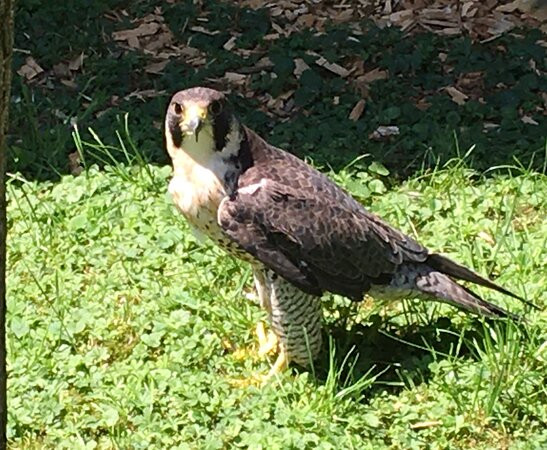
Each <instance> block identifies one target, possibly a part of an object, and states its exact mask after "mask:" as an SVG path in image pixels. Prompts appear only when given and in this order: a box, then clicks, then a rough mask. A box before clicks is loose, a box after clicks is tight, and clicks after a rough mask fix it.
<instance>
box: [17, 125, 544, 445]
mask: <svg viewBox="0 0 547 450" xmlns="http://www.w3.org/2000/svg"><path fill="white" fill-rule="evenodd" d="M97 139H98V138H97ZM76 142H77V143H78V146H79V147H80V150H81V151H82V152H83V156H84V157H86V160H87V159H88V158H89V155H90V154H91V153H92V152H95V153H96V155H98V156H100V157H101V158H103V159H105V163H108V162H109V158H111V159H112V160H113V161H116V162H114V163H112V162H110V163H109V164H107V166H106V167H105V168H104V170H98V169H97V168H96V167H95V166H90V167H87V169H86V171H85V172H84V173H83V174H82V175H81V176H78V177H72V176H63V177H62V178H61V179H60V181H59V182H55V183H54V182H51V181H43V182H38V181H33V180H26V179H25V178H23V176H21V175H13V176H12V178H11V180H10V182H9V184H8V194H9V209H8V220H9V244H8V304H9V316H8V346H9V347H8V349H9V366H8V367H9V373H10V382H9V440H10V446H11V448H14V449H16V448H21V449H23V448H24V449H29V448H31V449H32V448H58V449H62V448H67V449H75V448H89V449H91V448H101V449H106V448H142V449H149V448H208V449H214V448H230V447H242V448H268V449H270V448H283V449H285V448H299V449H300V448H310V449H314V448H332V449H338V448H401V449H409V448H439V449H442V448H470V447H473V448H496V449H498V448H511V449H514V448H517V449H518V448H523V449H532V448H538V449H539V448H542V447H543V448H545V445H546V444H547V432H546V431H545V423H546V422H547V392H546V390H545V373H546V370H547V365H546V358H547V355H546V345H545V338H546V329H547V323H546V322H547V315H546V313H545V312H539V311H530V310H528V309H526V308H525V307H523V305H521V304H519V303H518V302H517V301H514V300H512V299H507V298H502V297H501V296H499V295H497V294H491V293H489V294H488V295H489V298H492V299H493V300H495V301H496V302H498V303H500V304H502V305H504V306H505V307H507V308H509V309H511V310H512V311H515V312H520V313H523V314H524V315H526V317H527V319H528V323H527V325H526V326H525V327H516V326H515V325H514V324H512V323H505V322H497V323H496V322H485V321H483V320H481V319H478V318H475V317H473V316H469V315H464V314H462V313H460V312H458V311H457V310H456V309H454V308H451V307H449V306H445V305H439V304H436V303H423V302H403V303H396V304H391V305H379V304H373V303H371V302H365V303H364V304H363V305H355V304H350V303H349V302H347V301H345V300H344V299H341V298H338V297H326V298H325V311H326V313H325V320H324V328H325V333H326V335H327V336H330V338H328V339H325V341H326V344H325V349H324V352H323V355H322V356H321V358H320V360H319V361H318V362H317V365H316V367H314V370H313V371H312V372H307V371H303V370H301V369H298V368H296V367H294V368H292V369H291V370H289V371H288V372H286V373H284V374H283V375H282V376H281V377H280V378H279V379H276V380H273V381H272V382H271V383H270V384H269V385H267V386H265V387H263V388H256V387H248V388H238V387H235V386H234V385H233V383H232V381H233V380H237V379H241V378H244V377H248V376H250V375H251V374H253V373H256V372H259V373H265V372H266V371H267V370H268V368H269V364H270V363H271V361H253V360H251V359H247V360H244V361H241V360H239V359H238V358H236V357H235V356H234V350H235V349H238V348H250V347H252V346H253V345H254V337H253V332H252V329H253V327H254V325H255V323H256V321H257V320H259V319H263V318H264V313H263V312H262V311H261V310H260V309H259V308H258V306H257V305H255V304H254V303H253V302H252V301H250V300H249V299H248V298H247V297H248V294H249V293H250V292H252V283H251V281H252V277H251V276H250V273H249V268H248V267H246V266H245V265H244V264H242V263H239V262H237V261H235V260H233V259H232V258H230V257H228V256H226V255H225V254H223V253H222V252H220V251H219V250H217V249H216V248H214V247H213V246H211V245H209V244H206V245H204V246H203V245H200V244H199V243H198V242H197V241H196V239H195V238H194V237H193V236H192V234H191V233H190V232H189V230H188V227H187V226H186V224H185V222H184V221H183V219H182V218H181V217H180V216H179V215H178V214H177V213H176V212H175V210H174V207H173V205H172V204H171V201H170V199H169V198H168V196H167V194H166V186H167V183H168V179H169V175H170V168H169V167H168V166H165V167H163V166H162V167H159V166H153V165H146V164H144V163H143V162H142V161H140V162H139V157H138V154H139V153H138V152H136V151H135V150H136V149H134V148H132V147H131V143H130V142H129V141H128V136H127V135H126V134H125V132H123V133H121V136H120V142H121V143H124V144H123V145H125V150H123V148H121V147H120V145H118V146H111V147H106V146H105V145H103V144H100V142H99V140H97V141H96V142H92V143H86V142H81V141H80V140H79V139H78V135H76ZM108 153H110V156H108ZM117 161H125V162H117ZM361 162H363V161H361ZM386 175H387V172H386V170H385V169H384V168H383V167H381V166H379V165H378V164H372V165H370V166H369V167H368V168H367V169H358V168H357V165H354V166H352V167H347V168H346V169H343V170H341V171H337V172H334V171H331V176H332V177H333V178H334V179H335V180H337V181H338V182H340V183H342V184H343V185H344V186H346V187H347V188H348V189H349V190H350V191H352V192H353V193H354V194H355V195H356V196H357V197H358V198H359V199H360V200H361V201H363V203H365V204H366V205H367V206H368V207H369V208H370V209H371V210H373V211H375V212H377V213H379V214H381V215H382V216H384V217H385V218H386V219H388V220H389V221H390V222H391V223H393V224H395V225H398V226H400V227H401V228H402V229H404V230H405V231H406V232H408V233H410V234H411V235H413V234H414V233H417V234H418V235H419V237H420V240H421V241H422V242H423V243H424V244H426V245H428V246H430V247H431V248H433V249H436V250H439V251H442V252H443V253H445V254H447V255H450V256H452V257H454V258H457V259H458V260H459V261H460V262H462V263H465V264H467V265H469V266H471V267H473V268H475V269H476V270H478V271H479V272H481V273H483V274H487V275H489V276H492V277H495V278H497V279H498V281H499V282H500V283H501V284H503V285H504V286H507V287H508V288H509V289H512V290H514V291H515V292H516V293H518V294H521V295H524V296H526V298H528V299H533V300H534V301H535V302H536V303H538V304H539V305H540V306H542V307H545V303H546V300H547V298H546V296H545V290H546V279H545V273H546V261H547V257H546V252H545V244H546V242H545V241H546V238H547V222H545V220H544V211H545V206H546V205H545V199H546V198H547V181H546V179H545V176H544V175H541V174H538V173H534V172H530V171H526V170H524V169H518V168H512V169H508V168H507V169H499V170H498V171H497V172H496V174H495V175H493V176H488V177H486V176H484V175H482V174H479V173H476V172H473V171H472V170H470V169H468V168H466V166H465V163H464V162H462V161H461V160H458V161H453V162H452V163H450V164H449V165H448V166H447V167H445V168H439V169H436V170H432V171H428V172H424V173H423V174H422V175H420V176H417V177H414V178H411V179H409V180H408V181H406V182H405V183H403V184H401V185H399V186H390V185H389V182H388V180H389V179H388V178H387V177H386ZM481 292H482V293H483V294H485V293H486V292H485V291H481Z"/></svg>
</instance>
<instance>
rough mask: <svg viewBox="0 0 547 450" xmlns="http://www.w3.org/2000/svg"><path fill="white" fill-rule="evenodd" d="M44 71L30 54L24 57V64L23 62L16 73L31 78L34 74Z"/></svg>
mask: <svg viewBox="0 0 547 450" xmlns="http://www.w3.org/2000/svg"><path fill="white" fill-rule="evenodd" d="M43 71H44V69H42V68H41V67H40V65H39V64H38V63H37V62H36V60H35V59H34V58H33V57H32V56H28V57H27V58H26V59H25V64H23V65H22V66H21V67H20V68H19V70H18V71H17V73H18V74H19V75H20V76H22V77H24V78H26V79H27V80H32V79H33V78H34V77H35V76H36V75H39V74H41V73H42V72H43Z"/></svg>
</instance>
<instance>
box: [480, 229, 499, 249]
mask: <svg viewBox="0 0 547 450" xmlns="http://www.w3.org/2000/svg"><path fill="white" fill-rule="evenodd" d="M478 237H480V238H481V239H482V240H483V241H485V242H487V243H488V244H490V245H492V246H494V245H496V241H495V240H494V238H493V237H492V236H491V235H490V234H488V233H487V232H486V231H479V234H478Z"/></svg>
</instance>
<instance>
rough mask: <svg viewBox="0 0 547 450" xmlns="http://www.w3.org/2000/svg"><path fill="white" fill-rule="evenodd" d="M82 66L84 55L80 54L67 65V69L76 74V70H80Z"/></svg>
mask: <svg viewBox="0 0 547 450" xmlns="http://www.w3.org/2000/svg"><path fill="white" fill-rule="evenodd" d="M83 64H84V53H83V52H82V53H80V54H79V55H78V56H76V57H75V58H73V59H72V60H71V61H70V62H69V63H68V68H69V69H70V70H72V71H73V72H76V71H77V70H80V68H81V67H82V66H83Z"/></svg>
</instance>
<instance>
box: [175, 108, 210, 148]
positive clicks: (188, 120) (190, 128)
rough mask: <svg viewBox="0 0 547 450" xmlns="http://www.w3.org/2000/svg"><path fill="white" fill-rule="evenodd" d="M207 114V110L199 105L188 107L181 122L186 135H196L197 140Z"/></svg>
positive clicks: (181, 127)
mask: <svg viewBox="0 0 547 450" xmlns="http://www.w3.org/2000/svg"><path fill="white" fill-rule="evenodd" d="M206 115H207V114H206V111H205V110H204V109H203V108H200V107H199V106H197V105H193V106H191V107H189V108H187V109H186V111H185V113H184V117H183V119H182V121H181V122H180V129H181V130H182V132H183V133H184V134H186V135H194V136H195V137H196V142H197V140H198V135H199V132H200V131H201V128H202V126H203V120H204V119H205V117H206Z"/></svg>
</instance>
